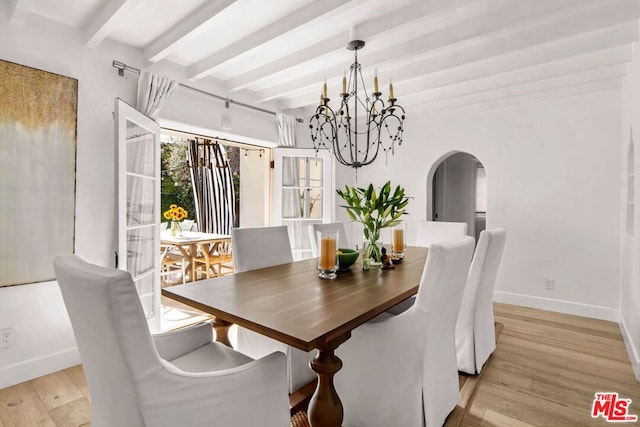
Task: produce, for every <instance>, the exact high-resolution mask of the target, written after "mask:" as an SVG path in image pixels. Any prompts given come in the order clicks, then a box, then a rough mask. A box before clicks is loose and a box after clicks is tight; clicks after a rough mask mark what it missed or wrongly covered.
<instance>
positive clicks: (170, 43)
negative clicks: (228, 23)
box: [144, 0, 237, 62]
mask: <svg viewBox="0 0 640 427" xmlns="http://www.w3.org/2000/svg"><path fill="white" fill-rule="evenodd" d="M236 1H237V0H214V1H211V2H207V3H205V4H204V5H203V6H202V7H200V8H199V9H197V10H196V11H195V12H193V13H191V14H190V15H189V16H187V17H186V18H184V19H183V20H182V21H180V22H178V23H177V24H176V25H174V26H173V27H172V28H171V29H169V30H168V31H167V32H165V33H164V34H162V35H161V36H160V37H158V38H157V39H156V40H154V41H153V42H151V43H150V44H149V45H148V46H147V47H145V48H144V59H145V60H147V61H149V62H158V61H160V60H161V59H164V58H166V57H167V56H169V55H170V54H171V53H173V52H174V51H175V49H176V47H177V46H178V45H179V43H181V42H184V41H187V40H191V39H193V38H195V37H197V36H198V35H200V34H202V33H203V32H204V31H205V30H206V29H208V27H209V26H208V24H209V23H210V22H211V21H212V20H213V18H215V16H216V15H218V14H219V13H220V12H221V11H223V10H224V9H226V8H227V7H229V6H230V5H232V4H233V3H235V2H236Z"/></svg>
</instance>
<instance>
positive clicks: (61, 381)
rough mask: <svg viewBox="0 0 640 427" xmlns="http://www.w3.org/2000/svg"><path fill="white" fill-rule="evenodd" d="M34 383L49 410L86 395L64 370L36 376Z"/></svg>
mask: <svg viewBox="0 0 640 427" xmlns="http://www.w3.org/2000/svg"><path fill="white" fill-rule="evenodd" d="M32 383H33V387H34V388H35V390H36V392H37V393H38V396H40V399H41V400H42V403H44V406H45V408H47V410H51V409H54V408H57V407H59V406H62V405H65V404H67V403H69V402H73V401H74V400H77V399H81V398H83V397H84V396H83V395H82V392H80V389H78V387H76V385H75V384H74V383H73V381H71V379H70V378H69V376H68V375H67V374H65V372H64V371H58V372H54V373H53V374H49V375H45V376H43V377H40V378H36V379H34V380H33V381H32Z"/></svg>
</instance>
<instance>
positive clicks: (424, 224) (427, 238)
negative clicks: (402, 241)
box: [416, 221, 467, 248]
mask: <svg viewBox="0 0 640 427" xmlns="http://www.w3.org/2000/svg"><path fill="white" fill-rule="evenodd" d="M466 234H467V223H466V222H443V221H420V223H419V225H418V240H417V243H416V245H417V246H423V247H427V248H428V247H429V246H431V245H432V244H433V243H442V242H449V241H451V240H458V239H460V238H461V237H462V236H464V235H466Z"/></svg>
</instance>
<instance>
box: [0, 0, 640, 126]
mask: <svg viewBox="0 0 640 427" xmlns="http://www.w3.org/2000/svg"><path fill="white" fill-rule="evenodd" d="M5 4H6V6H5V7H6V9H7V10H6V12H7V16H9V19H10V20H11V21H12V22H14V23H18V24H22V25H26V26H28V25H29V24H30V17H31V16H32V15H41V16H44V17H47V18H49V19H52V20H55V21H59V22H62V23H64V24H67V25H70V26H73V27H76V28H78V29H81V30H82V31H83V32H84V33H85V40H86V44H87V46H89V47H96V46H99V45H100V43H102V42H103V41H104V40H106V39H111V40H113V41H117V42H120V43H123V44H126V45H130V46H133V47H135V48H138V49H140V50H141V51H142V52H143V56H144V58H145V60H146V65H147V66H151V65H152V64H154V63H158V62H160V61H169V62H171V63H173V64H174V65H176V66H179V67H183V68H184V70H185V74H186V75H188V76H189V80H191V81H193V82H195V81H198V80H203V81H210V82H211V83H215V84H216V85H217V86H216V87H222V88H225V90H226V91H227V93H226V94H224V95H225V96H229V97H231V98H233V97H234V95H235V96H237V95H238V94H242V98H243V99H251V100H253V102H255V104H256V105H258V106H259V105H260V104H262V103H264V102H267V101H271V102H272V103H275V104H276V105H278V106H279V107H280V108H283V109H290V108H299V107H306V106H310V105H313V104H316V103H317V101H318V98H319V95H320V90H321V86H322V82H323V81H324V80H325V79H326V81H327V84H328V86H329V91H328V92H329V93H328V96H329V97H330V98H333V99H334V100H336V99H337V98H338V93H339V92H340V91H341V81H342V76H343V73H344V72H345V70H346V69H348V67H349V65H350V64H351V62H353V53H352V52H350V51H348V50H346V48H345V47H346V44H347V42H348V41H349V39H350V31H355V34H356V35H357V38H359V39H362V40H365V41H366V46H365V47H364V49H363V50H361V51H360V52H359V60H360V62H361V64H362V70H363V74H364V78H365V81H366V82H369V83H370V85H369V88H368V90H369V93H370V92H372V88H371V86H372V79H373V74H374V69H375V68H377V70H378V75H379V78H380V82H381V90H382V92H383V96H385V97H386V96H387V95H388V93H387V82H388V81H389V79H392V80H393V84H394V89H395V90H394V91H395V95H396V97H397V98H398V99H399V103H400V104H401V105H403V106H405V107H407V106H411V105H417V104H424V108H425V109H426V110H427V111H431V112H434V113H435V112H439V113H444V114H446V113H447V112H450V111H457V110H459V109H461V108H463V109H474V108H475V109H487V108H492V107H500V106H504V105H505V104H506V105H514V104H520V103H526V102H532V101H538V100H544V99H552V98H556V97H565V96H573V95H576V94H582V93H589V92H594V91H603V90H611V89H615V88H618V87H620V86H621V84H622V78H623V76H624V74H625V72H626V66H625V63H626V62H627V61H629V59H630V56H631V43H633V42H635V41H636V40H638V21H637V20H638V18H639V17H640V0H394V1H390V0H315V1H313V0H179V1H176V0H83V1H77V0H7V1H6V2H5ZM352 34H353V33H352ZM114 59H118V58H114ZM185 83H188V84H189V82H185ZM383 83H384V84H383ZM272 105H273V104H272Z"/></svg>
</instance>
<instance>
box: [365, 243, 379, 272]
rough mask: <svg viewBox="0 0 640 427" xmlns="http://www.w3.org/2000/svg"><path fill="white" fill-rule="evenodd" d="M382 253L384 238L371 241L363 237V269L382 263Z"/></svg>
mask: <svg viewBox="0 0 640 427" xmlns="http://www.w3.org/2000/svg"><path fill="white" fill-rule="evenodd" d="M381 254H382V240H375V241H371V240H369V239H367V238H363V239H362V269H363V270H368V269H369V268H370V267H375V266H378V265H380V258H381Z"/></svg>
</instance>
